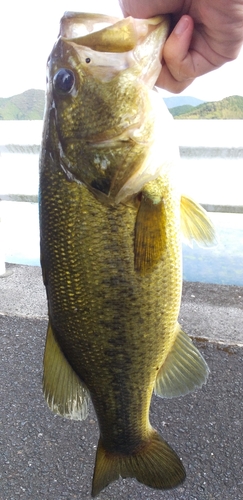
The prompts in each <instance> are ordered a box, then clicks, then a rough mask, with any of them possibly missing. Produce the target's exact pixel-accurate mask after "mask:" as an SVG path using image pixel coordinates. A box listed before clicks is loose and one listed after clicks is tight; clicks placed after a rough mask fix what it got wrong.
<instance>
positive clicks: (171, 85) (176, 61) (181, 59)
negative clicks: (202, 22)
mask: <svg viewBox="0 0 243 500" xmlns="http://www.w3.org/2000/svg"><path fill="white" fill-rule="evenodd" d="M193 28H194V23H193V20H192V18H191V17H190V16H182V17H181V19H180V20H179V22H178V23H177V25H176V26H175V28H174V30H173V31H172V33H171V34H170V36H169V38H168V40H167V41H166V43H165V46H164V50H163V59H164V62H163V64H162V71H161V73H160V76H159V78H158V81H157V83H156V85H158V86H160V87H162V88H164V89H166V90H169V91H171V92H175V93H177V92H181V91H182V90H184V89H185V88H186V87H187V86H188V85H190V84H191V83H192V81H193V80H194V78H195V77H196V74H195V70H194V67H193V62H192V58H191V54H190V53H189V48H190V44H191V39H192V34H193Z"/></svg>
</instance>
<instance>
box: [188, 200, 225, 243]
mask: <svg viewBox="0 0 243 500" xmlns="http://www.w3.org/2000/svg"><path fill="white" fill-rule="evenodd" d="M181 230H182V233H183V236H184V237H185V239H186V242H187V243H188V244H189V245H192V240H193V239H194V240H196V242H197V243H199V244H201V245H203V246H206V247H207V246H212V245H216V244H217V237H216V232H215V229H214V226H213V223H212V222H211V220H210V218H209V217H208V214H207V212H206V210H204V208H203V207H201V205H198V203H196V202H195V201H194V200H192V199H191V198H188V197H187V196H181Z"/></svg>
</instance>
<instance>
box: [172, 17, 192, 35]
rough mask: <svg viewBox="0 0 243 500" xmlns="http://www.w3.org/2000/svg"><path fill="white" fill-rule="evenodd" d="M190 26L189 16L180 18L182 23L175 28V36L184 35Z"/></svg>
mask: <svg viewBox="0 0 243 500" xmlns="http://www.w3.org/2000/svg"><path fill="white" fill-rule="evenodd" d="M188 25H189V19H188V17H187V16H182V17H181V18H180V21H179V22H178V23H177V25H176V27H175V28H174V33H175V35H182V33H184V31H186V30H187V28H188Z"/></svg>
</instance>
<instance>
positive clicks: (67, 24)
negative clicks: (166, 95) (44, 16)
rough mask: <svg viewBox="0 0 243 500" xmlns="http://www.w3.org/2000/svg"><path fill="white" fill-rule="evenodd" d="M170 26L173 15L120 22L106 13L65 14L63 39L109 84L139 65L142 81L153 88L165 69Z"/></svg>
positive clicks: (128, 18)
mask: <svg viewBox="0 0 243 500" xmlns="http://www.w3.org/2000/svg"><path fill="white" fill-rule="evenodd" d="M169 27H170V20H169V16H156V17H153V18H150V19H135V18H133V17H131V16H130V17H127V18H124V19H119V18H116V17H110V16H106V15H102V14H87V13H75V12H65V14H64V16H63V17H62V19H61V21H60V35H59V36H60V38H61V39H62V40H63V41H64V42H66V43H68V44H70V45H72V46H73V47H74V48H75V50H76V52H77V53H78V54H79V56H80V55H81V54H82V56H83V57H85V58H86V60H92V62H93V64H91V65H90V73H91V74H92V75H93V76H95V77H96V78H98V79H100V80H101V81H108V80H109V79H111V78H113V77H114V76H115V75H116V74H117V73H119V72H120V71H122V70H124V69H128V68H131V67H132V66H134V65H139V71H138V72H137V78H138V80H143V81H144V82H145V83H146V84H147V85H148V86H149V87H150V88H152V87H153V86H154V84H155V82H156V80H157V78H158V75H159V73H160V70H161V60H162V53H163V46H164V43H165V41H166V39H167V37H168V34H169ZM84 50H85V54H84ZM102 69H103V71H102Z"/></svg>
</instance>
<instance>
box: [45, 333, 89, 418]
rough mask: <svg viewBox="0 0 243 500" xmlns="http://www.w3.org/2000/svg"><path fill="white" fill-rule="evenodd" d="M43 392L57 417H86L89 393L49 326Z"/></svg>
mask: <svg viewBox="0 0 243 500" xmlns="http://www.w3.org/2000/svg"><path fill="white" fill-rule="evenodd" d="M43 391H44V396H45V399H46V402H47V404H48V406H49V408H50V409H51V410H52V411H53V412H54V413H57V414H58V415H61V416H62V417H65V418H70V419H73V420H84V419H85V418H86V417H87V415H88V401H89V393H88V390H87V388H86V387H85V386H84V385H83V383H82V382H81V380H80V378H79V377H78V376H77V375H76V373H75V372H74V371H73V369H72V367H71V366H70V364H69V363H68V361H67V360H66V358H65V356H64V354H63V353H62V351H61V349H60V347H59V345H58V343H57V341H56V339H55V336H54V333H53V331H52V328H51V325H50V323H49V324H48V330H47V337H46V346H45V353H44V375H43Z"/></svg>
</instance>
